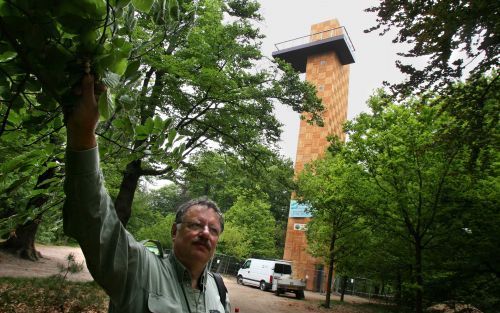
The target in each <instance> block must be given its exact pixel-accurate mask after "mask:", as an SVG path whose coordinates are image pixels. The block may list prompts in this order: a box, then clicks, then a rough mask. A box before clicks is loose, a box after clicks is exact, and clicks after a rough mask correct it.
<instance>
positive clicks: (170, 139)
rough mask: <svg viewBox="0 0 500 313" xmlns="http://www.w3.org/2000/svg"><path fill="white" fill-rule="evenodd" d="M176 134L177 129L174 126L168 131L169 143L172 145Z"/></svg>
mask: <svg viewBox="0 0 500 313" xmlns="http://www.w3.org/2000/svg"><path fill="white" fill-rule="evenodd" d="M175 135H177V132H176V131H175V129H174V128H172V129H171V130H170V131H169V132H168V145H169V146H171V145H172V143H173V142H174V139H175Z"/></svg>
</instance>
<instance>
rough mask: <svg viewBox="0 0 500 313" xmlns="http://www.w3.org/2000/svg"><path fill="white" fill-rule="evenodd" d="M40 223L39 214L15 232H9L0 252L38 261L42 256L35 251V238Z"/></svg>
mask: <svg viewBox="0 0 500 313" xmlns="http://www.w3.org/2000/svg"><path fill="white" fill-rule="evenodd" d="M40 222H41V214H39V215H38V216H37V217H36V218H35V219H34V220H29V221H27V222H26V223H24V224H22V225H19V226H18V227H17V228H16V230H15V231H13V232H11V234H10V235H9V239H7V240H6V241H5V242H3V243H2V244H1V248H2V250H5V251H8V252H10V253H13V254H15V255H17V256H19V257H20V258H23V259H28V260H31V261H38V259H39V258H41V257H42V255H41V254H40V252H38V251H36V249H35V236H36V232H37V230H38V225H40Z"/></svg>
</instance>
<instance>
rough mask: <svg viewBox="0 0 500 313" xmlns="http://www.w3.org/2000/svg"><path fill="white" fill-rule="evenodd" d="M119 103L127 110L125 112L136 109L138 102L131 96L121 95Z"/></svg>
mask: <svg viewBox="0 0 500 313" xmlns="http://www.w3.org/2000/svg"><path fill="white" fill-rule="evenodd" d="M118 102H120V104H121V105H123V107H124V108H125V110H131V109H133V108H134V107H135V104H136V100H135V99H134V98H133V97H131V96H129V95H121V96H120V97H119V98H118Z"/></svg>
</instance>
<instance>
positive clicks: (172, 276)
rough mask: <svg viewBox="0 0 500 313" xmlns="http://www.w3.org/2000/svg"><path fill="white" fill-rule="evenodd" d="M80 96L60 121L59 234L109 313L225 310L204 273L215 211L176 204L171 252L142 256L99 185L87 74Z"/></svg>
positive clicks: (213, 239) (220, 225)
mask: <svg viewBox="0 0 500 313" xmlns="http://www.w3.org/2000/svg"><path fill="white" fill-rule="evenodd" d="M79 94H80V95H81V96H80V99H79V101H78V104H77V105H76V107H75V108H74V110H73V111H72V112H71V113H68V114H67V116H66V119H67V135H68V146H67V152H66V180H65V186H64V190H65V193H66V201H65V204H64V211H63V215H64V230H65V232H66V234H68V235H69V236H72V237H74V238H75V239H77V240H78V242H79V243H80V246H81V247H82V250H83V253H84V255H85V259H86V261H87V267H88V268H89V271H90V273H91V274H92V277H94V279H95V280H96V281H97V282H98V283H99V285H101V286H102V287H103V288H104V290H106V292H107V294H108V295H109V297H110V306H109V312H130V313H139V312H155V313H156V312H188V313H195V312H207V313H217V312H219V313H223V312H226V313H228V312H230V305H229V301H226V305H225V306H224V305H223V304H222V302H221V300H220V296H219V291H218V288H217V284H216V282H215V279H214V276H213V275H212V274H210V273H208V270H207V263H208V261H209V260H210V258H211V257H212V256H213V254H214V252H215V248H216V246H217V241H218V239H219V235H220V234H221V232H222V231H223V229H224V221H223V218H222V214H221V212H220V210H219V209H218V207H217V205H216V204H215V203H213V202H212V201H210V200H207V199H198V200H192V201H190V202H188V203H186V204H184V205H181V207H180V208H179V210H178V211H177V214H176V219H175V223H174V225H172V229H171V232H172V238H173V251H174V252H173V253H172V254H170V255H169V257H168V258H166V259H162V258H159V257H158V256H156V255H154V254H153V253H151V252H149V251H148V250H147V249H146V248H145V247H144V246H143V245H142V244H140V243H138V242H137V241H136V240H135V239H134V238H133V237H132V235H130V234H129V233H128V232H127V231H126V230H125V228H124V227H123V225H122V224H121V223H120V221H119V219H118V217H117V215H116V211H115V209H114V206H113V203H112V201H111V199H110V197H109V195H108V193H107V191H106V189H105V188H104V185H103V177H102V173H101V171H100V169H99V153H98V149H97V142H96V137H95V134H94V132H95V128H96V126H97V121H98V118H99V112H98V109H97V97H98V96H96V95H95V94H94V79H93V77H92V76H91V75H90V74H86V75H85V76H84V77H83V79H82V83H81V90H80V92H79Z"/></svg>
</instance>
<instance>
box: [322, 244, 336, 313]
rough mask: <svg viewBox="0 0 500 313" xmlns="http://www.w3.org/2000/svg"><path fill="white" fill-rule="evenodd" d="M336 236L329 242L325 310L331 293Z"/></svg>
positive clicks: (328, 306) (328, 304)
mask: <svg viewBox="0 0 500 313" xmlns="http://www.w3.org/2000/svg"><path fill="white" fill-rule="evenodd" d="M335 240H336V236H335V235H333V236H332V241H331V242H330V262H329V264H328V283H327V286H326V299H325V308H330V294H331V292H332V278H333V262H334V249H335Z"/></svg>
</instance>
